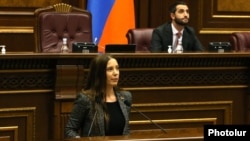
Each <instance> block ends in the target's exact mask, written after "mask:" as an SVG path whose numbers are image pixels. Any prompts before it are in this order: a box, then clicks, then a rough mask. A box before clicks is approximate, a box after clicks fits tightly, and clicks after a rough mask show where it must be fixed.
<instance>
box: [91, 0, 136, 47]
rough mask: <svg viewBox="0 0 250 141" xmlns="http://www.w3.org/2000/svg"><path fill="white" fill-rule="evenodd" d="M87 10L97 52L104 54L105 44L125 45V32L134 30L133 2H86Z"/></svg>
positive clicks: (123, 0) (110, 0)
mask: <svg viewBox="0 0 250 141" xmlns="http://www.w3.org/2000/svg"><path fill="white" fill-rule="evenodd" d="M87 10H88V11H90V12H91V14H92V28H93V30H92V31H93V39H94V42H96V43H97V44H98V52H104V50H105V45H106V44H123V43H127V38H126V33H127V31H128V30H129V29H130V28H135V12H134V0H88V3H87Z"/></svg>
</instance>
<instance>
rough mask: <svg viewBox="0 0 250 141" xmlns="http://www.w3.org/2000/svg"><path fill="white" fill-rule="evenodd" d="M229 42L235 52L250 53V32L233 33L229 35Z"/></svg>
mask: <svg viewBox="0 0 250 141" xmlns="http://www.w3.org/2000/svg"><path fill="white" fill-rule="evenodd" d="M229 41H230V43H231V45H232V49H233V50H234V51H236V52H239V51H250V32H234V33H232V34H231V35H230V37H229Z"/></svg>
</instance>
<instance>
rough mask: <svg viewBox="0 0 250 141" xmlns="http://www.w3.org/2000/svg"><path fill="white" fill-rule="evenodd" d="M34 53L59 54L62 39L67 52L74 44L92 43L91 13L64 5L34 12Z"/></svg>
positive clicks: (60, 4)
mask: <svg viewBox="0 0 250 141" xmlns="http://www.w3.org/2000/svg"><path fill="white" fill-rule="evenodd" d="M34 14H35V27H34V36H35V37H34V38H35V46H36V47H35V52H52V53H59V52H61V46H62V38H67V40H68V46H69V51H70V52H71V51H72V43H74V42H92V16H91V13H90V12H88V11H86V10H84V9H80V8H77V7H73V6H71V5H68V4H65V3H58V4H55V5H52V6H48V7H44V8H38V9H36V10H35V13H34Z"/></svg>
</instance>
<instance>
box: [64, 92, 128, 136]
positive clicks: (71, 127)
mask: <svg viewBox="0 0 250 141" xmlns="http://www.w3.org/2000/svg"><path fill="white" fill-rule="evenodd" d="M116 97H117V100H118V103H119V105H120V108H121V110H122V113H123V115H124V118H125V125H124V129H123V135H128V134H129V133H130V127H129V115H130V110H131V105H126V102H125V101H127V103H129V104H132V95H131V93H130V92H129V91H116ZM91 105H92V103H91V101H90V99H89V98H88V97H87V96H86V95H84V94H82V93H79V94H78V95H77V98H76V100H75V102H74V106H73V109H72V111H71V114H70V117H69V121H68V123H67V125H66V127H65V130H64V133H65V138H75V137H76V136H81V137H84V136H88V132H89V131H90V127H91V123H92V122H93V117H92V116H91V114H90V112H89V111H91V108H93V107H92V106H91ZM96 120H97V121H98V124H99V126H98V127H99V130H97V131H95V130H92V131H91V134H90V135H89V136H105V127H104V114H103V110H100V111H98V113H97V117H96Z"/></svg>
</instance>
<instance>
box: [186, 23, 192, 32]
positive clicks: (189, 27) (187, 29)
mask: <svg viewBox="0 0 250 141" xmlns="http://www.w3.org/2000/svg"><path fill="white" fill-rule="evenodd" d="M184 28H185V30H186V31H188V32H194V28H193V27H191V26H187V25H186V26H185V27H184Z"/></svg>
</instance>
